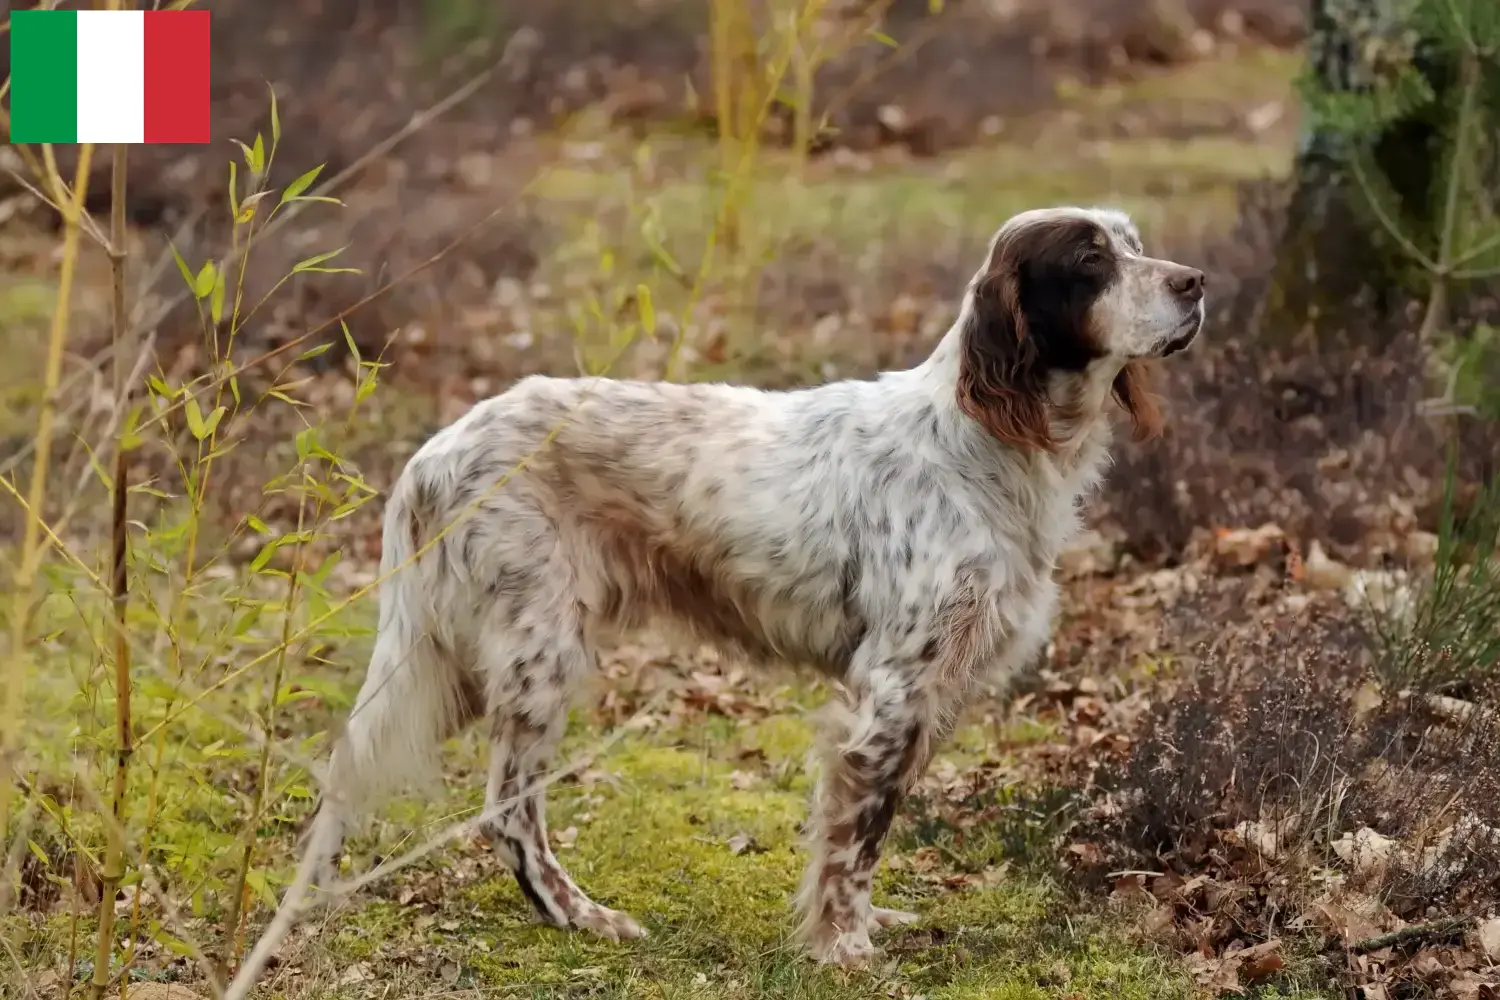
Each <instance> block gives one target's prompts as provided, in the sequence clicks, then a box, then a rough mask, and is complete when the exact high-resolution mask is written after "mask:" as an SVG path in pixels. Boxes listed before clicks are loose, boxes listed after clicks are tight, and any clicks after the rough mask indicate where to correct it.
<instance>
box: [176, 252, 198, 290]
mask: <svg viewBox="0 0 1500 1000" xmlns="http://www.w3.org/2000/svg"><path fill="white" fill-rule="evenodd" d="M172 259H173V260H174V261H176V262H177V270H179V271H181V272H182V280H183V281H185V282H187V286H188V288H190V289H191V288H192V287H193V270H192V268H190V267H188V264H187V261H185V260H183V259H182V254H180V253H178V252H177V248H176V247H175V246H174V247H172Z"/></svg>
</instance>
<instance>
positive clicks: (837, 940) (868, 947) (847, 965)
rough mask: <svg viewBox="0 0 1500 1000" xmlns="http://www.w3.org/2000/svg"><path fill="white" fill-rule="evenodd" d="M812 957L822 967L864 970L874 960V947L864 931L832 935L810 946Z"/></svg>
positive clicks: (868, 935)
mask: <svg viewBox="0 0 1500 1000" xmlns="http://www.w3.org/2000/svg"><path fill="white" fill-rule="evenodd" d="M811 951H812V956H813V958H815V959H816V960H817V961H818V962H820V963H822V964H823V965H833V966H837V967H839V968H841V969H865V968H869V966H870V963H871V962H873V961H874V960H875V946H874V945H873V944H871V943H870V934H869V932H868V931H865V930H858V931H853V932H850V933H847V934H834V935H831V936H830V937H829V938H828V939H827V940H825V941H822V942H821V943H819V942H814V943H813V944H812V945H811Z"/></svg>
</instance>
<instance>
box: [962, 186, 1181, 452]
mask: <svg viewBox="0 0 1500 1000" xmlns="http://www.w3.org/2000/svg"><path fill="white" fill-rule="evenodd" d="M1203 283H1204V278H1203V272H1202V271H1199V270H1198V269H1197V268H1193V267H1186V266H1184V265H1182V264H1176V263H1173V262H1172V261H1169V260H1158V259H1156V258H1154V257H1147V256H1146V255H1145V252H1144V250H1143V248H1142V246H1141V237H1140V234H1139V233H1138V232H1137V231H1136V228H1135V226H1134V225H1133V224H1132V223H1131V221H1130V219H1129V217H1128V216H1126V215H1125V214H1124V213H1122V212H1117V211H1113V210H1110V209H1085V208H1047V209H1037V210H1034V211H1030V212H1023V213H1022V214H1020V215H1017V216H1015V217H1014V218H1012V219H1011V220H1010V221H1008V222H1007V223H1005V225H1004V226H1002V227H1001V228H1000V230H999V232H997V233H996V234H995V236H994V238H993V239H991V241H990V247H989V253H988V255H987V257H986V259H985V263H984V266H983V267H982V268H981V269H980V270H979V273H978V274H976V275H975V276H974V280H973V282H972V283H971V284H970V286H969V297H968V301H967V302H966V303H965V307H964V316H963V318H962V320H961V322H962V323H963V324H964V326H963V332H962V343H961V348H960V349H961V352H962V353H961V358H960V368H959V378H958V399H959V405H960V406H961V407H962V408H963V411H964V412H965V413H967V414H968V415H969V416H970V417H972V418H973V419H975V420H977V421H979V423H981V424H982V425H983V426H984V427H985V428H986V429H987V430H989V432H990V433H991V434H993V435H994V436H995V437H997V438H999V439H1000V440H1002V441H1005V442H1006V443H1008V444H1012V445H1014V446H1016V447H1020V448H1025V449H1043V450H1052V449H1053V448H1054V447H1055V442H1054V441H1053V430H1052V423H1051V415H1050V412H1049V411H1050V408H1051V403H1052V402H1053V400H1052V390H1053V386H1054V382H1055V377H1056V376H1057V375H1059V374H1077V375H1084V374H1086V373H1088V372H1090V371H1101V372H1113V373H1115V374H1114V375H1113V377H1112V382H1111V388H1112V390H1113V394H1114V396H1115V398H1116V399H1117V400H1119V402H1120V405H1121V406H1123V407H1124V408H1125V409H1126V411H1127V412H1129V414H1130V416H1131V419H1132V420H1133V422H1134V424H1135V429H1136V436H1137V437H1138V438H1146V437H1150V436H1152V435H1154V434H1155V433H1157V432H1158V431H1159V430H1160V428H1161V419H1162V418H1161V411H1160V409H1159V408H1158V406H1157V403H1156V400H1155V398H1154V397H1153V396H1152V394H1151V391H1150V385H1149V382H1150V367H1149V366H1150V365H1151V364H1152V363H1153V362H1154V361H1155V359H1158V358H1163V357H1166V356H1167V355H1170V354H1175V353H1177V352H1178V351H1180V350H1182V349H1184V348H1185V347H1187V346H1188V344H1190V343H1192V341H1193V338H1194V337H1196V336H1197V335H1198V331H1199V329H1200V328H1201V327H1202V326H1203V315H1204V300H1203Z"/></svg>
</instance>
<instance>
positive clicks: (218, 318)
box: [208, 271, 225, 326]
mask: <svg viewBox="0 0 1500 1000" xmlns="http://www.w3.org/2000/svg"><path fill="white" fill-rule="evenodd" d="M224 286H225V282H224V272H223V271H219V273H218V274H217V275H215V277H214V287H213V292H212V293H211V294H210V295H209V298H208V315H209V318H210V319H212V320H213V321H214V325H215V326H217V325H218V324H219V323H220V322H222V321H223V319H224V291H225V287H224Z"/></svg>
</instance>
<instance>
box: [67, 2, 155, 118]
mask: <svg viewBox="0 0 1500 1000" xmlns="http://www.w3.org/2000/svg"><path fill="white" fill-rule="evenodd" d="M145 139H146V12H145V11H141V10H123V11H120V10H80V11H79V12H78V141H79V142H144V141H145Z"/></svg>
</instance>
